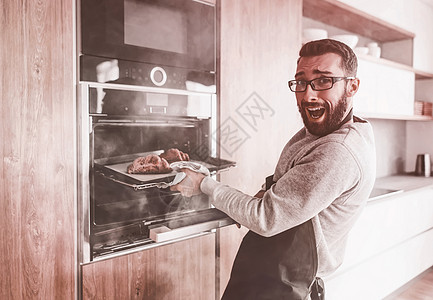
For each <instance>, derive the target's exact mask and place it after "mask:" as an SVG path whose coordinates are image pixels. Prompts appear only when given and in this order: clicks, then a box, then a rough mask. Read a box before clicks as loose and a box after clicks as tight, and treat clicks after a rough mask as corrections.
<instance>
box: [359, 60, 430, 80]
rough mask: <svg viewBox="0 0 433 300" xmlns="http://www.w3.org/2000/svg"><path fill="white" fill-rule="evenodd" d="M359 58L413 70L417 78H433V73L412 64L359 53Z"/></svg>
mask: <svg viewBox="0 0 433 300" xmlns="http://www.w3.org/2000/svg"><path fill="white" fill-rule="evenodd" d="M357 56H358V58H360V59H363V60H368V61H371V62H375V63H378V64H382V65H386V66H390V67H393V68H398V69H403V70H407V71H410V72H413V73H414V74H415V79H432V78H433V74H432V73H428V72H424V71H420V70H417V69H414V68H412V67H411V66H408V65H405V64H400V63H397V62H394V61H391V60H388V59H385V58H377V57H374V56H371V55H368V54H357Z"/></svg>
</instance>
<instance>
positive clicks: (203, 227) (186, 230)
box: [149, 217, 236, 243]
mask: <svg viewBox="0 0 433 300" xmlns="http://www.w3.org/2000/svg"><path fill="white" fill-rule="evenodd" d="M235 223H236V222H235V221H233V220H232V219H230V218H229V217H224V218H221V219H218V220H212V221H206V222H201V223H197V224H192V225H187V226H183V227H178V228H169V227H168V226H169V223H166V224H159V225H154V226H151V228H149V237H150V238H151V239H152V240H153V241H155V242H157V243H159V242H166V241H170V240H175V239H180V238H184V237H187V236H191V235H195V234H199V233H203V232H206V231H210V230H212V229H217V228H221V227H225V226H228V225H231V224H235Z"/></svg>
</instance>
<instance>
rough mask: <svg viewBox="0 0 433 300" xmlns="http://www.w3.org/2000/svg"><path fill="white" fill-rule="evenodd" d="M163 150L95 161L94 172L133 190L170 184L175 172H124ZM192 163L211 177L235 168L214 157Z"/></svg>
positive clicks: (225, 161)
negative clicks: (138, 158) (206, 170)
mask: <svg viewBox="0 0 433 300" xmlns="http://www.w3.org/2000/svg"><path fill="white" fill-rule="evenodd" d="M163 152H164V151H163V150H158V151H152V152H143V153H135V154H131V155H123V156H116V157H110V158H100V159H95V166H94V167H95V170H97V172H98V173H99V174H101V175H103V176H104V177H106V178H107V179H109V180H112V181H114V182H117V183H119V184H123V185H126V186H129V187H131V188H133V189H134V190H143V189H148V188H152V187H156V186H158V184H159V183H161V182H166V183H168V182H170V181H172V180H173V178H174V177H175V175H176V172H175V171H172V172H170V173H164V174H129V173H128V172H127V171H126V170H127V167H128V165H130V164H131V163H132V162H133V161H134V159H136V158H137V157H140V156H147V155H149V154H156V155H159V154H161V153H163ZM191 161H192V162H196V163H199V164H201V165H203V166H205V167H206V168H207V169H208V170H209V172H210V173H211V175H213V174H216V173H218V172H220V171H223V170H226V169H229V168H231V167H235V166H236V163H235V162H233V161H228V160H224V159H221V158H216V157H207V158H206V159H205V160H194V159H191Z"/></svg>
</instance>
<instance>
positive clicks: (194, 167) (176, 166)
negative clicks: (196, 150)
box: [170, 161, 210, 176]
mask: <svg viewBox="0 0 433 300" xmlns="http://www.w3.org/2000/svg"><path fill="white" fill-rule="evenodd" d="M170 167H171V168H172V169H173V170H174V171H176V172H182V170H181V169H190V170H191V171H193V172H196V173H201V174H203V175H205V176H209V175H210V172H209V170H208V168H206V167H205V166H203V165H201V164H199V163H196V162H192V161H176V162H174V163H171V164H170Z"/></svg>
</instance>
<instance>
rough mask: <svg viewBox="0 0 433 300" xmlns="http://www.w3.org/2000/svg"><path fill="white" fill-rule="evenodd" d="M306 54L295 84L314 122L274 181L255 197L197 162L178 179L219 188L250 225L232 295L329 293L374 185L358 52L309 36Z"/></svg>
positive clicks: (222, 203) (218, 196) (229, 209)
mask: <svg viewBox="0 0 433 300" xmlns="http://www.w3.org/2000/svg"><path fill="white" fill-rule="evenodd" d="M299 56H300V57H299V59H298V64H297V70H296V74H295V79H294V80H290V81H289V82H288V84H289V88H290V90H291V91H292V92H294V93H295V95H296V99H297V104H298V108H299V112H300V113H301V116H302V119H303V122H304V125H305V127H304V128H302V129H301V130H300V131H299V132H297V133H296V134H295V135H294V136H293V137H292V138H291V139H290V141H289V142H288V143H287V145H286V146H285V147H284V149H283V151H282V153H281V156H280V158H279V161H278V163H277V166H276V168H275V173H274V175H273V176H272V178H271V179H272V180H268V182H270V184H268V186H267V187H266V189H263V190H261V191H259V192H258V193H257V194H256V195H255V196H254V197H253V196H249V195H246V194H244V193H242V192H240V191H238V190H236V189H234V188H231V187H229V186H226V185H223V184H221V183H219V182H216V181H214V180H213V179H212V178H211V177H209V176H204V175H202V174H199V173H195V172H193V171H190V170H185V172H186V173H187V175H188V177H187V179H186V180H184V181H182V182H181V183H180V184H179V185H176V186H174V187H172V189H173V190H178V191H180V192H181V193H183V194H185V195H191V194H197V193H201V192H203V193H205V194H207V195H209V196H210V198H211V200H212V203H213V205H214V206H215V207H216V208H217V209H219V210H221V211H223V212H225V213H226V214H227V215H229V216H230V217H231V218H232V219H234V220H235V221H236V222H237V223H239V224H241V225H243V226H245V227H247V228H248V229H249V232H248V233H247V234H246V235H245V237H244V239H243V241H242V243H241V246H240V248H239V251H238V253H237V256H236V259H235V262H234V265H233V269H232V272H231V277H230V281H229V283H228V286H227V288H226V290H225V292H224V295H223V298H222V299H224V300H228V299H236V300H239V299H309V297H311V298H312V299H319V298H320V297H323V294H324V292H323V281H322V280H321V279H320V277H324V276H328V275H330V274H332V273H333V272H335V270H336V269H337V268H338V267H339V266H340V265H341V264H342V262H343V257H344V251H345V247H346V241H347V237H348V234H349V231H350V229H351V228H352V227H353V225H354V223H355V221H356V220H357V218H358V217H359V215H360V213H361V211H362V208H363V207H364V206H365V204H366V202H367V199H368V197H369V195H370V192H371V190H372V188H373V184H374V181H375V169H376V158H375V147H374V137H373V131H372V128H371V125H370V124H369V123H368V122H367V121H365V120H363V119H361V118H359V117H356V116H353V96H354V95H355V94H356V92H357V91H358V88H359V84H360V80H359V79H358V78H356V71H357V58H356V56H355V54H354V53H353V51H352V49H351V48H350V47H348V46H347V45H345V44H343V43H341V42H338V41H335V40H331V39H324V40H318V41H312V42H309V43H306V44H305V45H304V46H303V47H302V48H301V50H300V52H299ZM221 251H224V249H222V250H221Z"/></svg>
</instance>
